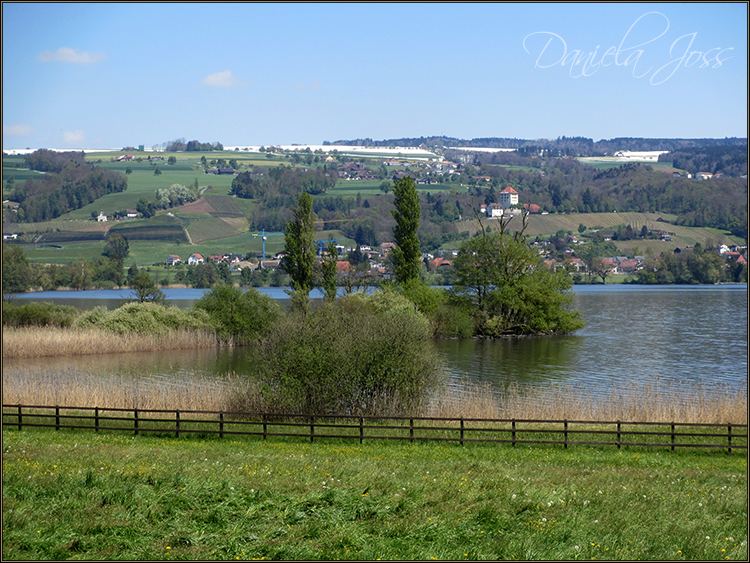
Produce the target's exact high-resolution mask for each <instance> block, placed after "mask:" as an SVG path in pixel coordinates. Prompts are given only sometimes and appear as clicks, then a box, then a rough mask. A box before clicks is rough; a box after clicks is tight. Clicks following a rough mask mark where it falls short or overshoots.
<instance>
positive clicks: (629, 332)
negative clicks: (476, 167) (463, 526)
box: [3, 285, 748, 395]
mask: <svg viewBox="0 0 750 563" xmlns="http://www.w3.org/2000/svg"><path fill="white" fill-rule="evenodd" d="M205 291H206V290H199V289H172V290H166V291H165V293H166V294H167V297H168V299H169V301H170V302H171V303H173V304H176V305H178V306H180V307H189V306H191V305H192V303H194V302H195V300H196V299H199V298H200V297H201V295H203V293H204V292H205ZM260 291H262V292H263V293H265V294H268V295H270V296H271V297H273V298H275V299H282V300H287V298H288V296H287V294H286V293H284V289H283V288H261V289H260ZM574 294H575V302H574V307H575V308H577V309H578V310H580V311H581V313H582V315H583V317H584V319H585V321H586V323H587V324H586V327H585V328H583V329H581V330H579V331H577V332H575V333H574V334H571V335H567V336H554V337H548V336H545V337H527V338H513V339H499V340H480V339H464V340H443V339H441V340H437V341H435V345H436V350H437V353H438V354H439V355H440V356H441V357H442V358H443V360H444V361H445V363H446V365H447V369H448V371H449V376H450V378H451V381H452V382H453V383H454V384H458V382H459V381H461V380H469V381H474V382H488V383H490V384H491V385H492V386H493V387H494V388H497V389H500V388H502V387H503V386H505V385H507V384H509V383H516V384H518V385H519V386H520V387H522V388H536V389H544V388H545V387H549V386H550V384H551V383H557V384H568V385H573V386H581V387H583V388H585V389H586V390H587V392H589V393H590V394H593V395H596V394H597V393H599V392H601V393H602V394H604V393H605V392H606V391H607V390H608V389H611V388H612V387H613V386H615V387H620V388H622V387H624V386H627V385H628V384H630V383H636V384H654V383H656V382H659V384H660V385H663V386H668V385H670V384H672V385H677V386H684V387H685V388H686V389H687V388H691V387H694V386H700V385H702V386H704V387H705V388H706V389H708V390H709V391H710V390H711V389H712V388H715V387H716V388H718V387H723V388H732V389H738V388H741V387H742V386H745V387H746V385H747V344H748V340H747V336H748V334H747V321H748V319H747V305H748V302H747V295H748V294H747V285H721V286H626V285H609V286H601V285H595V286H576V287H575V288H574ZM316 296H317V295H316V294H313V295H312V297H316ZM128 297H130V291H128V290H123V291H118V290H101V291H83V292H76V291H71V292H59V291H55V292H44V293H33V294H23V295H19V296H18V298H19V299H35V300H43V301H44V300H51V301H55V302H57V303H60V304H70V305H75V306H77V307H80V308H85V309H88V308H92V307H94V306H96V305H105V306H107V307H109V308H114V307H117V306H118V305H119V304H120V302H121V300H122V299H125V298H128ZM17 367H23V368H25V369H27V368H31V369H32V370H33V369H34V368H35V367H39V368H50V367H59V368H64V371H66V372H85V373H89V374H96V376H97V377H104V376H108V375H109V376H118V377H119V376H121V375H122V374H123V373H129V374H138V377H143V378H146V379H147V380H153V381H155V382H160V383H164V382H173V383H176V384H179V382H180V381H184V380H186V379H189V378H191V377H194V376H195V375H199V376H201V377H208V378H216V379H217V384H219V383H218V381H220V380H221V379H222V378H223V377H224V375H225V374H227V373H236V374H243V373H249V371H250V367H251V366H250V358H249V354H248V351H247V350H243V349H241V348H239V349H230V350H226V349H219V350H215V349H210V350H189V351H185V350H180V351H176V352H159V353H135V354H116V355H108V356H96V357H94V356H90V357H74V358H40V359H34V360H17V361H9V360H5V361H4V363H3V372H4V373H6V370H13V369H15V368H17Z"/></svg>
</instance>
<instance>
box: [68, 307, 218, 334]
mask: <svg viewBox="0 0 750 563" xmlns="http://www.w3.org/2000/svg"><path fill="white" fill-rule="evenodd" d="M75 326H77V327H96V328H100V329H103V330H108V331H110V332H114V333H117V334H128V333H136V334H157V335H159V334H166V333H167V332H169V331H173V330H196V331H200V330H203V331H210V332H214V331H215V329H216V326H215V324H214V322H213V320H212V319H211V317H210V316H209V315H208V313H206V312H205V311H201V310H195V309H190V310H188V311H183V310H182V309H179V308H178V307H174V306H173V307H165V306H164V305H159V304H157V303H128V304H126V305H123V306H122V307H119V308H117V309H115V310H113V311H108V310H107V309H106V308H104V307H95V308H94V309H92V310H90V311H87V312H85V313H83V314H82V315H81V316H80V317H79V318H78V319H77V320H76V322H75Z"/></svg>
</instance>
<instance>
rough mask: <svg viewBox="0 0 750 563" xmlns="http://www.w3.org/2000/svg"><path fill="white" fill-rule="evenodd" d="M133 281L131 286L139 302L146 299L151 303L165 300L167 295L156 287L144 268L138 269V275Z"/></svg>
mask: <svg viewBox="0 0 750 563" xmlns="http://www.w3.org/2000/svg"><path fill="white" fill-rule="evenodd" d="M134 281H135V283H134V284H132V287H133V295H134V297H135V300H137V301H139V302H141V303H145V302H147V301H148V302H153V303H164V301H166V298H167V296H166V295H164V292H163V291H162V290H161V289H157V287H156V284H155V283H154V280H153V279H151V276H150V275H149V273H148V272H146V271H145V270H141V271H139V272H138V276H137V277H136V278H135V280H134Z"/></svg>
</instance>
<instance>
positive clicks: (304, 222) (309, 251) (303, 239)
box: [283, 192, 315, 312]
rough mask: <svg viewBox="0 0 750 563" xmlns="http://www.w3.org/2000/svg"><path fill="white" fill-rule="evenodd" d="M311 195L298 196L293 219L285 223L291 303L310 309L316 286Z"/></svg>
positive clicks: (284, 265)
mask: <svg viewBox="0 0 750 563" xmlns="http://www.w3.org/2000/svg"><path fill="white" fill-rule="evenodd" d="M312 202H313V198H312V196H311V195H310V194H309V193H307V192H302V193H301V194H300V196H299V199H298V200H297V207H296V208H294V207H292V213H293V214H294V219H292V220H291V221H289V222H288V223H287V224H286V232H285V233H284V241H285V246H284V253H285V254H286V256H284V260H283V268H284V270H285V271H286V273H287V274H289V277H290V278H291V279H292V281H291V284H290V285H291V287H292V292H291V296H292V306H293V307H294V308H295V309H297V310H300V311H303V312H307V310H308V309H309V302H310V291H312V288H313V286H314V265H315V245H314V244H313V239H314V238H315V223H314V221H315V216H314V214H313V210H312Z"/></svg>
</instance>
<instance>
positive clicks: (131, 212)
mask: <svg viewBox="0 0 750 563" xmlns="http://www.w3.org/2000/svg"><path fill="white" fill-rule="evenodd" d="M127 214H128V215H127V217H128V219H135V218H136V217H138V212H137V211H136V210H135V209H128V210H127Z"/></svg>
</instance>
